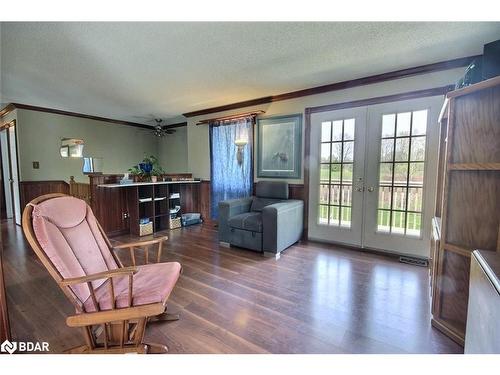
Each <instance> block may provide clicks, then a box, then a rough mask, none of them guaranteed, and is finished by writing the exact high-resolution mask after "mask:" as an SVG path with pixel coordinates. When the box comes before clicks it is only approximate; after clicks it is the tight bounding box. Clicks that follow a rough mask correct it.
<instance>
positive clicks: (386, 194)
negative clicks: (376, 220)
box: [378, 186, 392, 210]
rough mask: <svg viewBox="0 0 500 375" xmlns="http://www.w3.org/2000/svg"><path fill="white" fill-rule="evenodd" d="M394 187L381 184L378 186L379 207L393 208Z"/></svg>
mask: <svg viewBox="0 0 500 375" xmlns="http://www.w3.org/2000/svg"><path fill="white" fill-rule="evenodd" d="M391 199H392V187H389V186H380V187H379V188H378V208H386V209H388V210H390V209H391Z"/></svg>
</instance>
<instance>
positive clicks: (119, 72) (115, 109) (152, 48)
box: [1, 22, 500, 122]
mask: <svg viewBox="0 0 500 375" xmlns="http://www.w3.org/2000/svg"><path fill="white" fill-rule="evenodd" d="M1 27H2V29H1V78H2V80H1V82H2V86H1V90H2V94H3V98H2V101H3V102H19V103H26V104H32V105H38V106H44V107H51V108H57V109H63V110H68V111H74V112H81V113H86V114H92V115H98V116H104V117H111V118H115V119H122V120H129V121H134V122H141V120H139V119H138V118H136V117H134V116H147V115H149V114H154V115H156V116H161V117H164V118H169V119H171V121H175V120H177V118H176V117H178V116H179V115H180V114H182V113H185V112H189V111H194V110H198V109H203V108H207V107H213V106H218V105H223V104H228V103H232V102H237V101H242V100H247V99H253V98H256V97H261V96H267V95H273V94H280V93H283V92H287V91H292V90H297V89H302V88H308V87H312V86H316V85H322V84H326V83H331V82H336V81H340V80H345V79H352V78H358V77H362V76H366V75H371V74H377V73H383V72H387V71H391V70H396V69H402V68H406V67H412V66H416V65H422V64H427V63H433V62H438V61H442V60H447V59H453V58H457V57H463V56H468V55H474V54H480V53H481V52H482V45H483V44H484V43H486V42H489V41H492V40H495V39H498V38H500V23H361V22H359V23H358V22H355V23H338V22H337V23H255V22H252V23H2V25H1Z"/></svg>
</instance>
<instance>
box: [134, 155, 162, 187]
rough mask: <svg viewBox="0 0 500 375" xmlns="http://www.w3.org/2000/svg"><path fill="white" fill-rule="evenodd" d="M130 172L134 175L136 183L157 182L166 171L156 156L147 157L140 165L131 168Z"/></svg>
mask: <svg viewBox="0 0 500 375" xmlns="http://www.w3.org/2000/svg"><path fill="white" fill-rule="evenodd" d="M128 172H129V173H130V174H131V175H133V177H134V181H136V182H140V181H151V182H157V181H158V177H159V176H161V175H163V174H164V173H165V171H164V170H163V168H162V167H161V166H160V164H159V163H158V159H157V158H156V156H154V155H151V156H146V157H145V158H144V159H142V162H140V163H139V164H138V165H136V166H134V167H132V168H130V169H129V170H128Z"/></svg>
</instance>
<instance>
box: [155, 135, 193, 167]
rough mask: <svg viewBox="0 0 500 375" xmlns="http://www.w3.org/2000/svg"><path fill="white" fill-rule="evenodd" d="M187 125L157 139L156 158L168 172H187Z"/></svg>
mask: <svg viewBox="0 0 500 375" xmlns="http://www.w3.org/2000/svg"><path fill="white" fill-rule="evenodd" d="M187 145H188V144H187V127H186V126H184V127H182V128H175V133H173V134H168V135H167V136H165V137H163V138H159V139H158V160H159V162H160V165H161V166H162V167H163V169H164V170H165V171H167V172H168V173H188V172H189V166H188V147H187Z"/></svg>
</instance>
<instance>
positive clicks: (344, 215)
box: [340, 207, 351, 227]
mask: <svg viewBox="0 0 500 375" xmlns="http://www.w3.org/2000/svg"><path fill="white" fill-rule="evenodd" d="M340 225H341V226H343V227H350V226H351V207H342V208H341V218H340Z"/></svg>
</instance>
